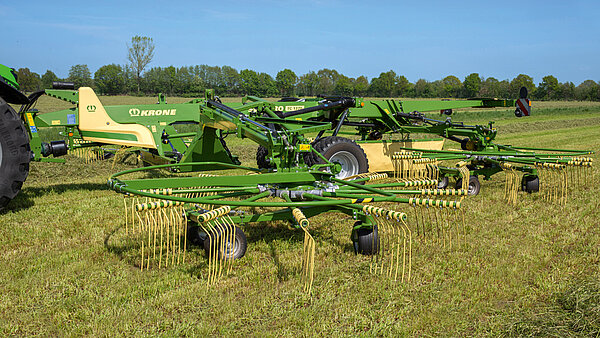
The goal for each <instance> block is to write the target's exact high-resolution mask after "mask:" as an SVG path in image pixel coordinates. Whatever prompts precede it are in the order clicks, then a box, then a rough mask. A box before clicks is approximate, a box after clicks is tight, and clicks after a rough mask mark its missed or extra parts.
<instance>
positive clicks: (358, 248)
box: [354, 225, 379, 255]
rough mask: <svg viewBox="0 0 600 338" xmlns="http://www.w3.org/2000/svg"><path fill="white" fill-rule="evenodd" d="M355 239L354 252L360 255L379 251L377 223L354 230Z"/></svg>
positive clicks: (374, 253) (373, 253)
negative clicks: (370, 226) (368, 227)
mask: <svg viewBox="0 0 600 338" xmlns="http://www.w3.org/2000/svg"><path fill="white" fill-rule="evenodd" d="M356 237H357V240H356V242H354V252H356V253H357V254H361V255H376V254H377V253H378V252H379V232H378V231H377V225H374V226H373V227H372V228H371V229H367V228H362V229H358V230H356Z"/></svg>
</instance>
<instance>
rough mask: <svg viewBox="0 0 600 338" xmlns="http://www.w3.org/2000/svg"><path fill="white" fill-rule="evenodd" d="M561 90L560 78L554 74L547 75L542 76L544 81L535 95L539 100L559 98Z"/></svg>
mask: <svg viewBox="0 0 600 338" xmlns="http://www.w3.org/2000/svg"><path fill="white" fill-rule="evenodd" d="M559 90H560V86H559V84H558V80H557V79H556V78H555V77H554V76H552V75H547V76H544V77H543V78H542V82H541V83H540V84H539V86H538V89H537V90H536V94H535V96H536V97H537V98H538V99H539V100H555V99H557V96H558V95H557V94H558V93H559Z"/></svg>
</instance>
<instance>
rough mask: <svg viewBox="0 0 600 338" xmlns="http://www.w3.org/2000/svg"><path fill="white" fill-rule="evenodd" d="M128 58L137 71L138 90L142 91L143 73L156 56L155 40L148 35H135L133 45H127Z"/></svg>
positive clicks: (132, 39)
mask: <svg viewBox="0 0 600 338" xmlns="http://www.w3.org/2000/svg"><path fill="white" fill-rule="evenodd" d="M127 51H128V53H127V59H128V60H129V63H130V64H131V68H132V69H133V70H134V71H135V75H136V79H137V91H138V93H139V92H140V83H141V79H142V78H141V75H142V72H143V71H144V69H145V68H146V66H147V65H148V64H149V63H150V62H151V61H152V58H153V57H154V41H153V40H152V38H149V37H147V36H138V35H136V36H134V37H132V38H131V45H127Z"/></svg>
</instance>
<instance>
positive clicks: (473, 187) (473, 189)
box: [456, 176, 481, 196]
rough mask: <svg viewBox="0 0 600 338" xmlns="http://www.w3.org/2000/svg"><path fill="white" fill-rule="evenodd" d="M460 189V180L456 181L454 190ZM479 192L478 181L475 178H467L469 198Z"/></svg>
mask: <svg viewBox="0 0 600 338" xmlns="http://www.w3.org/2000/svg"><path fill="white" fill-rule="evenodd" d="M461 187H462V178H459V179H458V180H456V189H460V188H461ZM480 190H481V183H479V179H478V178H477V176H470V177H469V189H468V191H469V196H477V195H478V194H479V191H480Z"/></svg>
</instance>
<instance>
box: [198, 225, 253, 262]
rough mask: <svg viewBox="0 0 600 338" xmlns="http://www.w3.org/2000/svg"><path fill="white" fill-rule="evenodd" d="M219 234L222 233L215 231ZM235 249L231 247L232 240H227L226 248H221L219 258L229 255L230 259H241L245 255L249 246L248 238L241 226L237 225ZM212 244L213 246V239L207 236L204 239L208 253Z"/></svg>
mask: <svg viewBox="0 0 600 338" xmlns="http://www.w3.org/2000/svg"><path fill="white" fill-rule="evenodd" d="M215 234H217V236H221V234H220V233H215ZM215 234H212V235H211V236H213V237H214V236H215ZM233 242H234V243H233V250H232V248H231V244H232V243H230V242H227V243H226V244H225V245H226V248H225V252H223V251H221V250H219V258H221V259H224V258H225V257H227V258H228V259H231V258H233V259H240V258H242V257H244V255H245V254H246V249H247V248H248V240H247V239H246V234H245V233H244V232H243V231H242V229H240V228H239V227H237V226H236V227H235V238H234V240H233ZM210 246H211V240H209V239H208V238H206V239H205V240H204V250H205V251H206V254H208V251H209V250H210Z"/></svg>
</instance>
